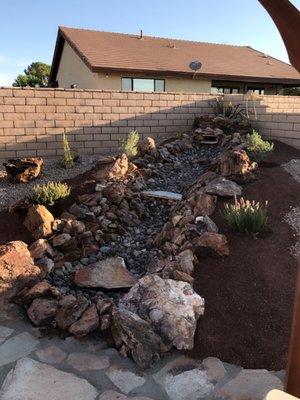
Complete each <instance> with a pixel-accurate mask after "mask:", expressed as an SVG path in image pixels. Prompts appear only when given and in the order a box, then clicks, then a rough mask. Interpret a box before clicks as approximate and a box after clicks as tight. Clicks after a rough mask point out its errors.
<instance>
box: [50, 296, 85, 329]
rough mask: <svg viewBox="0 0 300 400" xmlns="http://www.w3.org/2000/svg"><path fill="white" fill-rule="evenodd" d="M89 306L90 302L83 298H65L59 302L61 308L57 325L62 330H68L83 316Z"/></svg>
mask: <svg viewBox="0 0 300 400" xmlns="http://www.w3.org/2000/svg"><path fill="white" fill-rule="evenodd" d="M89 305H90V303H89V301H88V300H87V299H86V298H85V297H83V296H78V297H77V298H76V297H74V296H65V297H64V298H63V299H62V300H61V301H60V302H59V306H60V308H59V310H58V312H57V314H56V318H55V319H56V322H57V325H58V326H59V327H60V328H61V329H63V330H66V329H67V328H69V326H71V325H72V324H74V322H76V321H77V320H78V319H79V318H80V317H81V316H82V314H83V313H84V311H85V310H86V309H87V308H88V307H89Z"/></svg>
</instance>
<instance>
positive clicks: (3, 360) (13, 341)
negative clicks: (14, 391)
mask: <svg viewBox="0 0 300 400" xmlns="http://www.w3.org/2000/svg"><path fill="white" fill-rule="evenodd" d="M38 344H39V341H38V340H36V339H35V338H34V337H33V336H31V335H30V334H29V333H27V332H22V333H20V334H19V335H17V336H14V337H12V338H10V339H7V340H6V341H5V342H4V343H3V344H2V345H1V346H0V367H2V366H3V365H6V364H10V363H12V362H14V361H16V360H18V359H19V358H22V357H25V356H28V355H29V354H30V353H31V352H32V351H34V350H36V348H37V346H38ZM0 398H1V397H0ZM1 400H2V399H1Z"/></svg>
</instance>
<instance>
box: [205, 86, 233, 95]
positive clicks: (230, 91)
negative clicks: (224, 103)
mask: <svg viewBox="0 0 300 400" xmlns="http://www.w3.org/2000/svg"><path fill="white" fill-rule="evenodd" d="M223 93H224V94H237V93H239V88H238V87H221V86H212V87H211V94H223Z"/></svg>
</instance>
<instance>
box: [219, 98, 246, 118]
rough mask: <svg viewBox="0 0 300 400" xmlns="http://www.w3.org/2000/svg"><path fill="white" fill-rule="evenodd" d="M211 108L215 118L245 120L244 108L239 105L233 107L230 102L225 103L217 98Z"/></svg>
mask: <svg viewBox="0 0 300 400" xmlns="http://www.w3.org/2000/svg"><path fill="white" fill-rule="evenodd" d="M213 108H214V113H215V115H216V116H218V115H223V117H226V118H230V119H235V118H241V119H243V118H247V113H246V108H245V107H243V106H242V105H241V104H235V105H233V104H232V103H231V102H229V103H227V102H226V101H224V99H223V98H219V97H218V98H217V99H216V103H215V104H214V107H213Z"/></svg>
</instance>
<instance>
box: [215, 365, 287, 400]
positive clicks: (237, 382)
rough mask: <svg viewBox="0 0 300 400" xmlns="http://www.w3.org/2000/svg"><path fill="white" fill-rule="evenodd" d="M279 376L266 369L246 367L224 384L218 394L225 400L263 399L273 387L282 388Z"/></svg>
mask: <svg viewBox="0 0 300 400" xmlns="http://www.w3.org/2000/svg"><path fill="white" fill-rule="evenodd" d="M282 388H283V384H282V382H281V380H280V379H279V378H277V376H275V375H273V374H272V373H270V372H269V371H267V370H265V369H244V370H242V371H241V372H240V373H239V374H238V375H237V376H236V377H235V378H234V379H232V380H231V381H229V382H227V383H226V384H225V385H224V386H222V387H221V388H220V389H219V390H218V392H217V393H216V394H217V395H219V396H221V397H223V398H224V400H249V399H251V400H262V399H264V398H265V396H266V395H267V393H268V392H269V391H270V390H272V389H282Z"/></svg>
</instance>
